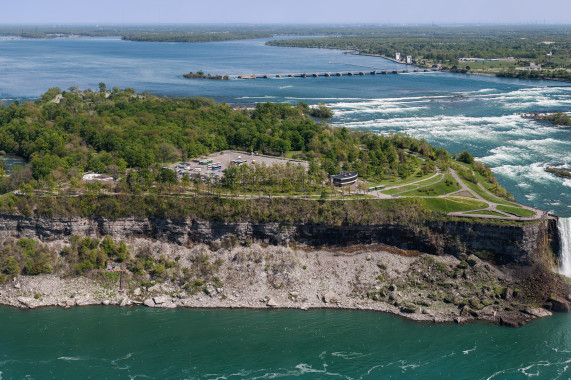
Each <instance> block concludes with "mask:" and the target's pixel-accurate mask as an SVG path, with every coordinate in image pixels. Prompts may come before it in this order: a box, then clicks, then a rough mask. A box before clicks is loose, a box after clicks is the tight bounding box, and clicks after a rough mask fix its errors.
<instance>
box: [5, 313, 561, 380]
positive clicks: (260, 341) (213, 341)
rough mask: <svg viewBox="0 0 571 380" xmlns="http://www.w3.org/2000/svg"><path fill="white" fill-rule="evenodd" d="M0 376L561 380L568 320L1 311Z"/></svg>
mask: <svg viewBox="0 0 571 380" xmlns="http://www.w3.org/2000/svg"><path fill="white" fill-rule="evenodd" d="M0 320H1V321H2V324H1V325H0V371H1V373H2V374H1V375H0V376H1V378H2V379H22V378H28V379H101V378H117V379H135V378H157V379H182V378H185V379H235V378H251V379H255V378H263V379H266V378H306V379H314V378H344V379H376V378H399V379H400V378H411V379H413V378H425V379H446V378H447V379H480V378H481V379H488V378H491V379H504V378H510V379H523V378H528V377H534V378H539V379H555V378H560V379H567V378H569V377H570V376H571V370H570V369H569V368H568V367H569V365H570V364H571V323H570V322H571V315H570V314H560V315H556V316H554V317H551V318H546V319H542V320H538V321H534V322H532V323H530V324H528V325H527V326H525V327H524V328H519V329H511V328H505V327H499V326H491V325H486V324H481V323H474V324H469V325H466V326H457V325H451V324H444V325H434V324H425V323H416V322H410V321H407V320H404V319H401V318H398V317H395V316H392V315H386V314H382V313H376V312H362V311H361V312H359V311H340V310H335V311H333V310H315V311H307V312H304V311H297V310H261V311H252V310H188V309H186V310H183V309H180V310H157V309H148V308H142V307H135V308H130V309H126V308H118V307H82V308H74V309H71V310H63V309H59V308H46V309H40V310H33V311H30V310H18V309H12V308H5V307H3V308H0Z"/></svg>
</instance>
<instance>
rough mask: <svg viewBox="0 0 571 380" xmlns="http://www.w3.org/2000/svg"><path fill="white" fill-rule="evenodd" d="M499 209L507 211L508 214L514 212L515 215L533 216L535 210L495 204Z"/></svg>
mask: <svg viewBox="0 0 571 380" xmlns="http://www.w3.org/2000/svg"><path fill="white" fill-rule="evenodd" d="M496 208H497V209H498V210H500V211H505V212H509V213H510V214H515V215H517V216H534V215H535V212H534V211H531V210H528V209H526V208H521V207H509V206H497V207H496Z"/></svg>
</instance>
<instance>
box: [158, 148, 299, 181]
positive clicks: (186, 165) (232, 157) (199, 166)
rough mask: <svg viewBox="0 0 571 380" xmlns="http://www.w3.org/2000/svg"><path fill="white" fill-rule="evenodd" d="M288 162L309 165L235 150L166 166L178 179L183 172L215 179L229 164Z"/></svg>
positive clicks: (274, 163)
mask: <svg viewBox="0 0 571 380" xmlns="http://www.w3.org/2000/svg"><path fill="white" fill-rule="evenodd" d="M288 162H290V163H292V164H297V165H302V166H303V167H304V168H305V170H307V169H308V167H309V165H308V163H307V162H305V161H299V160H290V159H287V158H281V157H272V156H265V155H258V154H254V153H247V152H237V151H223V152H219V153H214V154H211V155H209V156H203V157H199V158H196V159H192V160H188V161H186V162H178V163H176V164H172V165H169V166H168V167H169V168H170V169H173V170H174V171H175V173H176V174H177V176H178V177H179V179H180V178H182V176H183V175H185V174H188V175H189V176H191V177H198V176H200V177H201V178H203V179H206V178H207V177H210V178H214V179H215V178H219V177H223V176H224V170H225V169H226V168H228V167H229V166H230V165H248V164H250V165H251V164H253V163H256V164H265V165H267V166H271V165H276V164H277V165H285V164H286V163H288Z"/></svg>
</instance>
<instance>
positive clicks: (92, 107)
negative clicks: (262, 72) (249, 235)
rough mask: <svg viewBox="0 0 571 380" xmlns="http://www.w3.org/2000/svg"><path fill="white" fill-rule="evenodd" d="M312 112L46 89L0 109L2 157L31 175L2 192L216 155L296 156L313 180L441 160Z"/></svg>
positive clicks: (408, 170)
mask: <svg viewBox="0 0 571 380" xmlns="http://www.w3.org/2000/svg"><path fill="white" fill-rule="evenodd" d="M58 95H60V96H61V99H60V100H59V103H56V102H54V99H56V96H58ZM310 112H311V108H310V107H309V106H308V105H307V104H303V103H300V104H298V105H296V106H290V105H287V104H272V103H263V104H258V106H257V107H256V108H255V109H254V110H244V109H241V110H234V109H233V108H232V107H231V106H230V105H228V104H224V103H222V104H215V103H214V101H213V100H211V99H205V98H200V97H197V98H175V99H170V98H166V97H165V98H159V97H156V96H153V95H149V94H137V93H136V92H135V90H133V89H125V90H120V89H118V88H114V89H112V90H111V91H110V92H106V88H105V85H104V84H101V91H100V92H94V91H83V92H79V91H76V90H74V89H71V91H61V90H60V89H58V88H54V89H51V90H49V91H48V92H46V93H45V94H44V95H43V96H42V97H41V98H40V99H38V100H37V101H36V102H24V103H22V104H18V103H11V104H10V105H9V106H8V107H5V108H3V109H0V150H1V151H4V152H5V153H10V154H16V155H18V156H21V157H24V158H26V159H27V160H29V162H30V165H29V172H30V173H29V174H27V173H15V175H13V176H11V177H10V178H9V179H8V178H4V179H3V180H2V182H1V185H0V189H1V190H2V191H3V192H6V191H8V190H12V189H14V187H17V186H19V185H21V183H22V182H25V181H26V180H32V181H35V182H32V183H33V184H34V186H40V183H44V184H45V183H46V182H49V183H53V182H56V183H61V182H64V181H69V180H72V179H73V178H77V177H78V175H79V174H81V173H83V172H85V171H94V172H99V173H108V174H110V175H112V176H114V177H121V176H123V178H126V177H124V175H125V174H127V173H130V171H129V169H131V168H138V169H139V170H138V171H137V173H138V174H137V175H139V176H142V177H145V176H146V177H147V179H146V180H145V181H143V180H142V179H139V181H143V182H145V183H152V180H153V179H154V178H155V177H153V175H152V174H151V173H152V172H153V171H154V170H155V169H156V168H160V166H161V165H162V164H164V163H169V162H175V161H184V160H187V159H188V158H193V157H198V156H201V155H204V154H207V153H211V152H217V151H221V150H224V149H241V150H246V151H258V152H261V153H265V154H269V155H282V154H285V153H286V152H288V151H296V152H298V153H297V154H298V156H299V157H300V158H302V159H306V160H309V161H310V162H311V163H312V165H311V167H312V168H313V169H312V170H313V171H316V172H318V171H323V172H325V173H326V174H335V173H338V172H339V171H341V170H342V169H347V170H356V171H358V172H359V174H360V175H361V176H363V177H379V178H380V177H383V176H387V175H393V176H407V175H410V174H412V173H413V172H414V171H415V169H416V167H418V166H422V165H424V163H423V162H422V161H421V160H419V159H418V158H417V157H416V156H414V155H408V154H405V149H407V150H410V151H413V152H418V153H420V154H422V155H423V156H425V157H427V158H428V159H429V160H446V159H448V157H449V154H448V152H446V151H445V150H444V149H440V148H433V147H431V146H430V145H428V144H427V143H426V141H424V140H418V139H415V138H412V137H410V136H406V135H400V134H397V135H387V136H384V135H376V134H372V133H367V132H360V131H351V130H348V129H346V128H332V127H330V126H329V125H327V124H325V123H323V122H316V121H314V120H313V119H312V118H310V117H308V116H307V114H309V113H310ZM135 175H136V174H135V172H133V173H131V176H135ZM20 177H21V178H20Z"/></svg>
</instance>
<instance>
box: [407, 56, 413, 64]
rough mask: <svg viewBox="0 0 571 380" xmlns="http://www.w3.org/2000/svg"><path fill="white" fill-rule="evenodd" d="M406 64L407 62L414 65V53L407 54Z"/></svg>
mask: <svg viewBox="0 0 571 380" xmlns="http://www.w3.org/2000/svg"><path fill="white" fill-rule="evenodd" d="M406 64H407V65H412V55H407V56H406Z"/></svg>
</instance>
